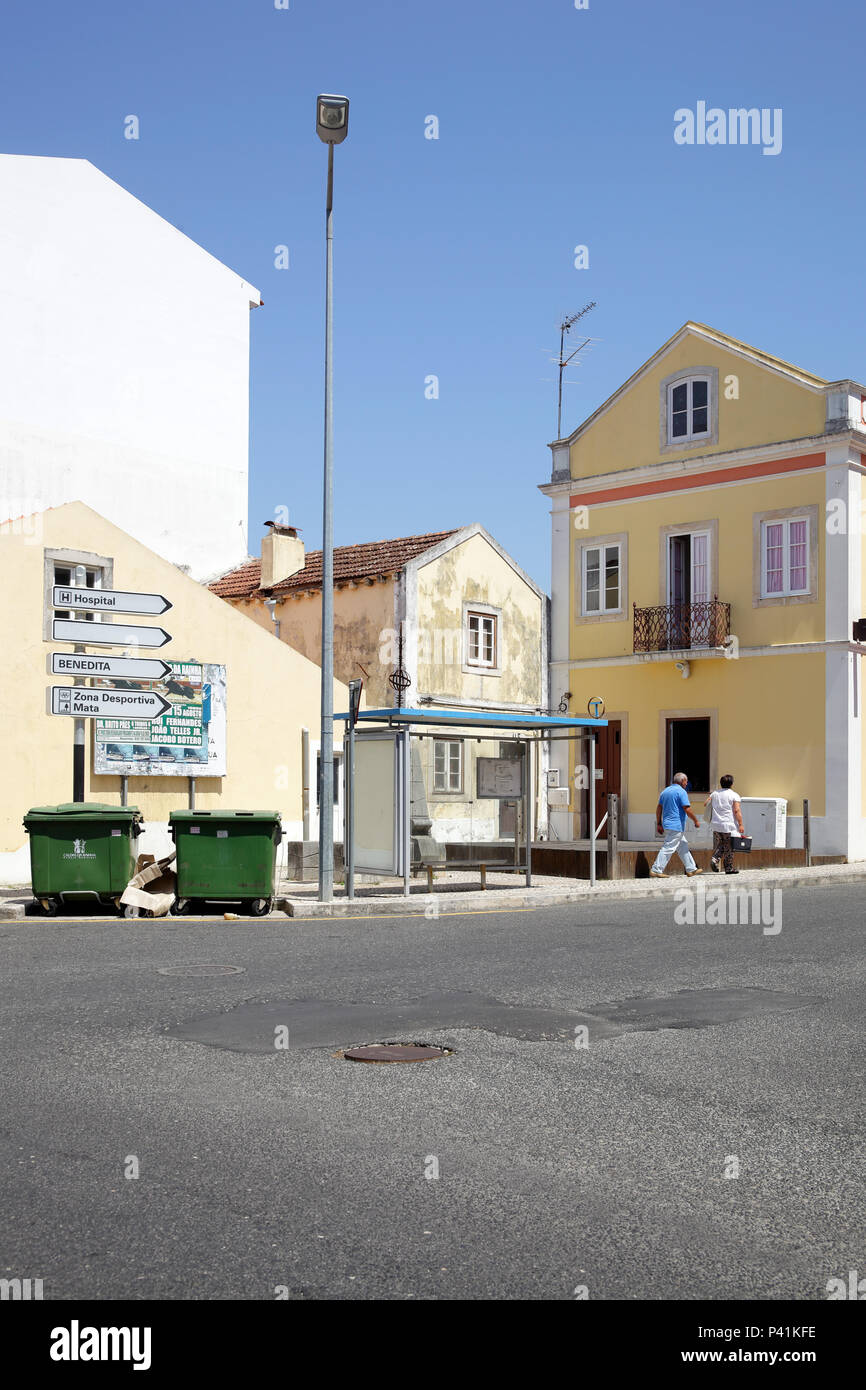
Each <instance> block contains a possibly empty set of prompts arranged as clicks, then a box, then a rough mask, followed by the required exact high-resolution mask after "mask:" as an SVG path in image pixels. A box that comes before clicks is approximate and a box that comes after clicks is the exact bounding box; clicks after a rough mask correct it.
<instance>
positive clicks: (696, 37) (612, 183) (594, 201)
mask: <svg viewBox="0 0 866 1390" xmlns="http://www.w3.org/2000/svg"><path fill="white" fill-rule="evenodd" d="M0 26H2V27H0V33H2V43H0V130H2V137H0V148H2V150H3V151H5V152H8V153H17V154H43V155H71V156H80V157H84V158H87V159H89V160H91V161H92V162H93V163H94V164H96V165H97V166H98V167H99V168H100V169H102V170H103V171H104V172H105V173H106V174H108V175H109V176H110V177H111V178H113V179H115V180H116V181H117V182H118V183H120V184H122V185H123V186H124V187H125V188H127V189H129V190H130V192H132V193H133V194H135V196H136V197H138V198H140V199H142V200H143V201H144V202H145V203H147V204H149V205H150V206H151V207H153V208H154V209H155V210H156V211H157V212H159V213H160V214H161V215H162V216H164V217H166V218H167V219H168V220H169V221H170V222H172V223H174V224H175V225H176V226H178V227H180V228H181V229H182V230H183V231H184V232H186V233H187V235H189V236H190V237H192V238H193V239H194V240H196V241H197V242H199V243H200V244H201V245H202V246H204V247H206V248H207V249H208V250H209V251H210V252H212V253H213V254H214V255H216V256H218V257H219V258H220V259H221V260H223V261H225V262H226V263H227V264H228V265H230V266H231V267H232V268H233V269H235V270H237V271H238V272H239V273H240V274H241V275H243V276H244V277H245V278H246V279H248V280H250V281H252V283H253V284H255V285H256V286H258V288H259V289H260V290H261V292H262V296H263V298H264V301H265V307H264V308H263V309H259V310H256V311H254V312H253V316H252V324H251V329H252V358H251V413H252V439H251V455H250V545H251V548H252V549H253V550H254V551H256V552H257V547H258V538H259V535H260V533H261V529H262V527H261V523H263V522H264V521H265V520H266V519H268V518H270V517H273V515H274V511H275V508H277V507H280V506H287V507H288V508H289V511H290V519H291V521H292V522H293V523H294V524H296V525H298V526H300V527H301V528H302V531H303V537H304V540H305V541H306V543H307V545H308V547H310V548H315V547H317V546H318V545H319V544H320V543H321V481H320V479H321V457H322V393H323V387H322V358H323V297H324V279H323V276H324V252H323V220H324V219H323V204H324V176H325V167H326V158H327V156H326V151H325V147H324V146H323V145H322V144H320V142H319V140H318V139H317V138H316V135H315V130H314V101H315V96H316V93H317V92H319V91H332V92H345V93H346V94H347V95H348V96H349V97H350V99H351V103H352V106H351V118H350V133H349V136H348V139H347V140H346V142H345V143H344V144H343V145H342V146H341V147H339V148H338V150H337V155H336V159H337V170H336V176H337V177H336V205H335V262H336V269H335V296H336V309H335V334H336V340H335V368H336V377H335V391H336V395H335V450H336V452H335V468H336V478H337V487H336V512H335V536H336V540H337V543H338V544H345V543H348V542H351V541H363V540H375V539H379V538H382V537H386V536H396V535H402V534H409V533H415V532H422V531H428V530H429V531H433V530H439V529H443V528H445V527H449V526H460V525H464V524H467V523H469V522H473V521H480V522H482V523H483V524H484V525H485V526H486V527H487V528H488V530H490V531H491V532H492V533H493V535H494V536H496V537H497V539H498V540H499V541H500V542H501V543H502V544H503V545H504V546H505V547H506V548H507V549H508V550H509V551H511V553H512V554H513V555H514V556H515V557H516V559H517V560H518V561H519V562H520V563H521V564H522V565H523V566H524V567H525V568H526V569H527V570H528V571H529V573H530V574H531V575H532V576H533V577H534V578H535V579H536V580H537V581H538V582H539V583H541V584H542V585H543V586H544V587H545V588H548V587H549V518H548V514H547V502H546V499H545V498H544V497H542V495H541V494H540V493H538V491H537V484H538V483H539V482H542V481H544V480H545V478H546V476H547V475H548V474H549V466H550V454H549V451H548V449H547V447H546V445H547V443H548V441H549V440H551V439H552V438H553V437H554V435H555V432H556V430H555V426H556V387H555V384H554V381H553V380H552V378H553V377H554V376H555V366H554V365H553V364H552V363H551V362H550V361H549V358H550V356H551V355H552V352H553V351H554V349H555V348H556V346H557V344H558V335H557V330H556V325H557V322H558V320H559V318H560V317H561V315H562V314H563V312H564V311H572V312H573V311H574V310H576V309H578V308H580V307H581V306H582V305H583V304H585V303H586V302H587V301H589V300H596V301H597V302H598V308H597V309H596V310H595V311H594V312H593V313H592V314H590V315H589V316H588V317H587V319H586V320H585V323H586V329H587V332H588V333H591V334H592V335H593V336H594V337H596V338H597V339H598V340H599V341H598V342H597V343H596V344H595V345H594V346H593V348H592V351H591V353H589V354H588V355H587V356H586V357H585V358H584V360H583V362H582V364H581V366H580V368H579V371H578V372H577V373H576V381H577V384H576V385H573V386H571V387H568V388H567V389H566V409H565V415H564V426H565V428H567V429H568V428H573V427H574V426H575V425H576V424H577V423H579V421H580V420H581V419H582V418H584V417H585V416H586V415H588V414H589V413H591V411H592V410H594V409H595V407H596V406H597V405H598V404H599V403H600V402H601V401H602V400H604V399H605V397H606V396H608V395H609V394H610V393H611V391H613V390H615V389H616V387H617V386H618V385H620V383H621V382H622V381H624V380H625V378H626V377H627V376H629V375H630V374H631V372H632V371H634V370H635V368H636V367H637V366H639V365H640V363H641V362H642V361H644V360H645V359H646V358H647V357H648V356H650V355H651V353H652V352H653V351H655V349H656V348H657V347H658V346H659V345H660V344H661V343H662V342H663V341H664V340H665V339H666V338H668V337H669V336H670V335H671V333H673V332H674V331H675V330H676V329H677V328H678V327H679V326H680V324H682V323H683V322H684V321H685V320H686V319H689V318H692V319H697V320H700V321H703V322H705V323H709V324H712V325H713V326H714V327H717V328H719V329H721V330H723V331H724V332H727V333H731V334H734V335H735V336H737V337H741V338H743V339H745V340H746V341H747V342H751V343H754V344H756V345H757V346H759V347H762V348H765V349H767V350H769V351H771V352H774V353H777V354H778V355H779V356H782V357H785V358H787V359H788V360H790V361H792V362H795V363H797V364H798V365H801V366H804V367H806V368H808V369H810V370H812V371H815V372H817V373H819V374H821V375H825V376H828V377H830V378H836V377H842V376H851V377H854V378H855V379H859V380H861V381H862V380H863V379H864V378H866V340H864V334H863V330H862V327H861V324H862V318H863V312H862V305H861V300H862V271H861V262H862V255H863V252H862V246H863V226H864V192H863V187H864V173H863V157H862V151H863V147H864V138H863V137H864V125H866V115H864V102H863V95H862V91H861V87H862V84H861V83H860V82H859V81H858V79H857V74H858V72H859V63H860V60H861V58H862V54H863V49H864V39H863V37H862V34H863V19H862V9H861V7H860V6H858V5H855V4H854V3H853V0H829V2H826V3H824V4H821V5H809V6H796V7H795V6H792V5H791V4H790V3H781V0H729V3H727V4H726V5H725V6H703V5H696V4H695V3H694V0H691V3H686V0H658V3H637V0H589V9H588V10H580V11H579V10H576V9H575V8H574V0H534V3H516V0H500V2H499V3H497V2H496V0H437V2H436V3H435V4H422V3H418V0H414V3H413V0H399V2H398V0H373V2H372V3H369V4H360V3H358V0H330V3H324V2H323V0H290V8H289V9H287V10H278V9H276V8H275V6H274V0H209V2H208V3H205V0H183V3H178V0H172V3H167V2H166V0H147V3H144V4H138V5H134V4H130V3H126V4H122V3H117V0H112V3H106V0H87V3H86V4H84V5H73V4H69V3H59V0H43V2H42V3H39V4H33V3H32V0H28V3H22V0H6V3H5V5H4V7H3V16H2V21H0ZM698 101H706V102H707V104H708V106H718V107H721V108H724V109H728V108H729V107H736V106H746V107H752V106H756V107H759V108H764V107H766V108H776V107H779V108H781V109H782V112H783V127H782V129H783V143H782V151H781V153H780V154H778V155H776V156H767V155H764V154H763V153H762V151H761V149H760V148H759V147H755V146H724V147H722V146H717V147H709V146H707V145H703V146H699V145H693V146H678V145H676V144H675V143H674V139H673V132H674V112H675V111H676V110H677V109H678V108H684V107H688V108H692V109H695V107H696V104H697V102H698ZM129 114H135V115H137V116H138V117H139V120H140V136H141V138H140V139H139V140H138V141H131V140H126V139H125V138H124V135H123V122H124V117H125V116H127V115H129ZM429 115H435V116H436V117H437V118H438V121H439V139H438V140H428V139H425V134H424V132H425V118H426V117H427V116H429ZM281 244H285V245H287V246H288V247H289V255H290V267H289V269H288V270H277V269H276V268H275V266H274V259H275V255H274V248H275V247H276V246H278V245H281ZM578 244H583V245H586V246H588V248H589V268H588V269H586V270H576V269H575V268H574V254H573V253H574V247H575V246H576V245H578ZM430 375H435V376H437V377H438V378H439V398H438V399H437V400H428V399H426V398H425V378H427V377H428V376H430ZM572 376H575V374H574V373H572ZM545 378H549V380H545Z"/></svg>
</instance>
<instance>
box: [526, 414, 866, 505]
mask: <svg viewBox="0 0 866 1390" xmlns="http://www.w3.org/2000/svg"><path fill="white" fill-rule="evenodd" d="M839 444H847V445H849V446H850V447H851V448H852V449H853V450H854V451H855V452H857V453H864V452H866V433H862V432H861V431H860V430H853V429H847V430H840V431H839V432H838V433H834V434H826V433H822V434H815V435H806V436H803V437H801V438H799V439H783V440H779V441H777V442H775V443H772V444H759V445H749V446H748V447H747V448H744V449H725V450H721V451H719V452H718V453H712V454H697V455H694V454H692V455H690V456H689V457H688V458H684V459H664V460H662V461H660V462H658V463H645V464H639V465H638V466H637V467H636V468H618V469H615V470H614V471H612V472H609V473H593V474H592V475H591V476H589V477H583V478H568V479H562V480H561V481H557V482H555V483H554V482H550V483H540V484H539V485H538V490H539V492H543V493H544V494H545V495H546V496H548V497H556V496H560V495H561V494H562V493H566V492H567V493H569V494H570V495H578V494H580V493H582V492H596V491H604V490H606V489H608V488H615V487H623V488H625V487H631V486H633V485H634V484H635V483H641V482H647V481H650V480H651V481H653V482H666V481H668V480H670V481H673V480H675V479H678V478H683V477H696V478H699V477H700V476H701V474H702V473H712V472H714V471H716V470H717V469H726V468H730V469H734V468H737V467H739V466H740V465H742V464H744V463H762V462H764V461H765V460H766V462H768V463H770V462H773V461H775V460H776V459H780V458H785V456H786V455H788V454H790V453H791V452H792V451H794V452H796V453H813V452H814V453H824V452H825V451H826V450H827V449H828V448H834V447H836V446H837V445H839ZM816 466H823V465H816ZM849 467H850V468H852V469H855V470H856V471H857V472H866V467H864V465H863V464H862V463H861V464H858V463H856V462H855V461H850V462H849Z"/></svg>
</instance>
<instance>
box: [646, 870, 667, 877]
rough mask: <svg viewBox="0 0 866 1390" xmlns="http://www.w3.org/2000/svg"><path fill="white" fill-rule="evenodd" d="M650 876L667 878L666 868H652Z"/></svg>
mask: <svg viewBox="0 0 866 1390" xmlns="http://www.w3.org/2000/svg"><path fill="white" fill-rule="evenodd" d="M650 878H667V874H666V873H665V871H664V869H650Z"/></svg>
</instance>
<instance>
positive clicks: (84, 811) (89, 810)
mask: <svg viewBox="0 0 866 1390" xmlns="http://www.w3.org/2000/svg"><path fill="white" fill-rule="evenodd" d="M109 813H110V814H111V815H112V816H115V817H117V818H118V819H121V820H122V819H125V818H128V819H130V820H133V819H135V818H136V817H138V818H139V819H140V818H141V811H140V810H139V809H138V807H137V806H111V805H109V803H108V802H107V801H65V802H64V803H63V804H62V805H61V806H31V808H30V810H29V811H28V812H27V815H28V816H75V817H76V818H77V819H78V820H80V819H81V818H82V816H99V817H102V816H105V815H106V814H109Z"/></svg>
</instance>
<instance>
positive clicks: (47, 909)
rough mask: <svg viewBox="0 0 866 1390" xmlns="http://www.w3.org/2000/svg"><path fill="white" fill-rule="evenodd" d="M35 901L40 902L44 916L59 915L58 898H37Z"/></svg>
mask: <svg viewBox="0 0 866 1390" xmlns="http://www.w3.org/2000/svg"><path fill="white" fill-rule="evenodd" d="M34 901H35V902H37V903H38V904H39V909H40V912H41V913H42V916H43V917H56V916H57V909H58V903H57V899H56V898H36V899H34Z"/></svg>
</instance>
